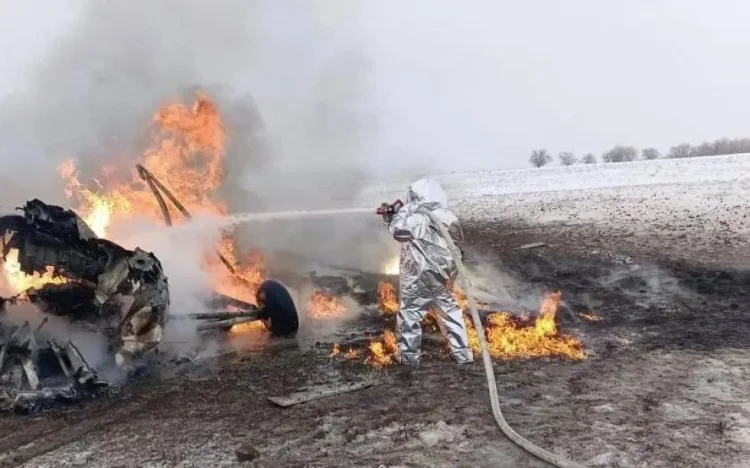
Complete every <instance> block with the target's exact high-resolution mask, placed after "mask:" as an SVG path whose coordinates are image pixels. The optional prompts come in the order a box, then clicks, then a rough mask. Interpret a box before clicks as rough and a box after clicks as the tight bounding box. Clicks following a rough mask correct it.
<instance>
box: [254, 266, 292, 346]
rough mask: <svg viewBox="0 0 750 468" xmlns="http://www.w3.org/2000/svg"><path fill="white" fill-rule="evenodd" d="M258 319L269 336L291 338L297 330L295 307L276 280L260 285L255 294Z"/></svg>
mask: <svg viewBox="0 0 750 468" xmlns="http://www.w3.org/2000/svg"><path fill="white" fill-rule="evenodd" d="M255 297H256V301H257V302H258V309H259V311H260V319H261V320H262V321H263V324H264V325H265V326H266V328H267V329H268V331H270V332H271V335H273V336H278V337H291V336H294V335H296V334H297V330H299V317H298V315H297V307H296V306H295V305H294V300H292V296H291V294H289V291H288V290H287V289H286V287H285V286H284V285H283V284H281V283H280V282H278V281H276V280H272V279H269V280H266V281H264V282H263V283H261V285H260V287H259V288H258V292H257V293H256V296H255Z"/></svg>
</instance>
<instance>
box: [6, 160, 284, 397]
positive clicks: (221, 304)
mask: <svg viewBox="0 0 750 468" xmlns="http://www.w3.org/2000/svg"><path fill="white" fill-rule="evenodd" d="M146 174H147V173H146ZM152 188H153V187H152ZM164 190H166V189H164ZM154 193H155V194H156V196H157V198H158V199H159V201H160V205H162V206H163V207H165V205H163V199H162V198H161V197H160V195H159V194H158V193H157V191H156V190H154ZM166 193H167V195H168V196H169V195H171V194H169V192H168V191H167V192H166ZM169 198H170V199H172V201H173V202H175V203H176V204H177V205H178V207H180V208H181V206H180V205H179V202H177V201H176V200H174V199H173V197H169ZM20 210H21V211H22V212H23V214H22V215H8V216H3V217H0V232H2V233H3V234H4V235H3V236H2V238H1V241H0V247H1V248H2V256H3V259H4V260H5V261H7V260H8V257H9V254H11V253H13V254H14V255H16V256H17V258H16V261H17V263H18V268H19V269H20V272H22V273H24V274H26V275H35V274H36V275H49V276H51V277H52V278H54V279H56V281H50V282H45V283H44V284H42V285H41V286H38V287H33V286H32V287H30V288H28V289H26V290H25V291H23V292H21V293H20V294H18V295H16V296H14V297H11V298H0V408H2V409H16V410H29V409H31V408H33V407H34V406H35V405H36V404H39V403H42V402H47V401H58V400H75V399H78V398H80V397H81V396H82V395H85V394H92V393H93V392H96V391H97V390H98V389H102V388H106V387H107V386H108V383H107V382H106V381H103V380H100V379H99V378H98V375H97V371H96V369H94V368H93V367H92V366H91V365H90V364H89V363H88V362H87V360H86V358H85V357H84V355H83V354H82V353H81V352H80V351H79V349H78V347H77V346H76V345H75V344H74V343H73V342H72V341H70V340H67V341H66V342H65V343H64V344H59V343H57V342H56V341H55V340H54V339H43V337H44V324H45V323H46V321H47V319H45V320H44V321H42V323H41V324H40V325H38V326H37V327H36V328H32V327H31V326H30V324H29V322H28V321H24V322H23V323H21V324H18V323H11V321H10V320H8V317H7V314H6V313H5V308H6V305H8V304H16V303H19V302H26V303H31V304H33V305H35V306H36V307H38V308H39V309H40V310H41V311H42V312H44V313H45V314H49V315H53V316H57V317H61V318H64V319H67V320H69V321H71V322H74V323H80V324H83V325H85V326H87V328H92V329H94V330H96V331H97V332H99V333H100V334H102V335H103V336H104V337H105V338H106V339H107V342H108V351H109V353H108V354H109V355H111V356H113V357H114V364H115V365H116V366H118V367H123V366H124V365H126V364H127V363H130V362H133V360H134V359H136V358H139V357H142V356H144V355H146V354H147V353H149V352H150V351H152V350H154V349H155V348H156V346H157V345H158V344H159V343H160V342H161V341H162V337H163V333H164V327H165V324H166V322H167V320H168V319H169V315H168V309H169V303H170V299H169V283H168V279H167V277H166V276H165V274H164V270H163V268H162V265H161V263H160V262H159V260H158V259H157V258H156V257H155V256H154V255H153V254H152V253H149V252H145V251H143V250H141V249H139V248H136V249H135V250H128V249H125V248H123V247H121V246H120V245H118V244H115V243H114V242H111V241H109V240H106V239H102V238H99V237H97V236H96V235H95V234H94V232H93V231H92V230H91V229H90V228H89V226H88V225H87V224H86V223H85V222H84V221H83V220H82V219H81V217H79V216H78V215H77V214H76V213H75V212H73V211H71V210H65V209H63V208H61V207H59V206H53V205H47V204H45V203H44V202H42V201H40V200H36V199H35V200H31V201H29V202H28V203H27V204H26V205H25V206H24V207H23V208H20ZM182 210H184V208H182ZM185 214H186V215H188V216H189V213H186V212H185ZM166 220H167V223H168V224H170V220H169V218H166ZM227 266H228V267H229V265H227ZM256 302H257V306H256V305H253V304H250V303H248V302H244V301H240V300H238V299H235V298H233V297H230V296H226V295H222V294H218V293H216V294H214V295H213V297H212V298H211V300H210V301H209V303H208V304H207V306H208V307H209V309H210V310H212V312H208V313H203V314H193V315H190V316H189V317H190V318H192V319H195V320H202V321H204V323H202V324H201V325H199V326H198V331H208V330H229V329H230V328H231V327H232V326H233V325H236V324H239V323H246V322H250V321H256V320H260V321H262V322H263V323H264V325H265V326H266V328H267V329H268V330H269V331H270V333H271V335H272V336H291V335H294V334H295V333H296V332H297V329H298V316H297V310H296V307H295V304H294V301H293V300H292V298H291V295H290V294H289V292H288V291H287V289H286V288H285V287H284V286H283V285H282V284H281V283H280V282H278V281H275V280H272V279H269V280H266V281H264V282H263V283H262V284H261V285H260V287H259V288H258V291H257V293H256Z"/></svg>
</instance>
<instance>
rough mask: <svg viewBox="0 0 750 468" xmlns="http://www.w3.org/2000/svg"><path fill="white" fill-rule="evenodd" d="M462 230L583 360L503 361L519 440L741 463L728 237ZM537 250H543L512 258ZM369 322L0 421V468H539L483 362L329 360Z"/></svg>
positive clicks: (748, 426) (649, 463)
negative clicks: (494, 405) (504, 423)
mask: <svg viewBox="0 0 750 468" xmlns="http://www.w3.org/2000/svg"><path fill="white" fill-rule="evenodd" d="M686 232H687V234H685V233H686ZM465 234H466V236H467V241H468V244H469V251H470V253H469V256H470V257H474V258H481V259H482V260H483V261H491V262H493V263H494V264H495V266H496V267H497V268H498V269H500V270H501V271H503V272H504V273H505V274H506V275H507V278H510V279H512V280H513V281H512V282H513V284H514V285H515V286H514V291H513V294H517V295H520V296H524V295H527V294H531V292H532V291H545V290H552V289H560V290H561V291H562V293H563V298H564V300H565V307H563V309H562V310H561V312H560V321H561V325H562V327H563V329H564V330H565V331H566V332H568V333H573V334H576V335H577V336H579V337H581V339H582V340H583V341H584V343H585V344H586V347H587V350H588V353H589V356H588V358H587V359H586V360H584V361H580V362H570V361H563V360H555V359H544V360H531V361H512V362H497V364H496V368H495V372H496V375H497V382H498V386H499V392H500V395H501V400H502V405H503V410H504V411H505V414H506V418H507V419H508V421H509V422H510V424H511V425H512V426H514V428H515V429H516V430H517V431H518V432H519V433H521V434H522V435H524V436H526V437H527V438H529V439H530V440H532V441H534V442H535V443H536V444H538V445H540V446H542V447H544V448H546V449H547V450H550V451H553V452H556V453H558V454H561V455H564V456H567V457H569V458H571V459H573V460H575V461H578V462H580V463H583V464H585V465H587V466H621V467H630V466H632V467H676V466H679V467H685V468H688V467H727V468H729V467H741V466H748V465H749V464H750V394H749V393H748V390H750V379H748V366H749V365H750V351H749V350H748V344H749V343H750V340H749V339H748V331H750V310H748V301H747V298H748V294H750V288H749V286H750V285H749V284H748V281H750V274H748V273H744V272H741V271H738V270H732V269H729V268H726V267H720V266H717V265H738V264H742V260H743V259H745V258H746V257H747V252H748V250H747V246H746V245H745V244H744V243H742V241H741V240H739V239H738V237H737V236H736V235H732V234H731V233H727V235H725V236H723V235H722V234H721V233H718V234H717V233H715V232H714V233H711V234H710V235H709V234H703V233H702V232H701V230H700V229H693V230H687V231H680V232H676V233H674V234H658V232H657V231H654V233H653V234H642V233H641V234H637V233H634V232H631V231H629V230H628V229H621V228H618V229H616V230H615V229H609V228H602V227H601V226H599V227H594V226H589V225H585V224H579V225H566V226H563V225H558V226H555V225H544V226H527V225H522V224H509V223H506V222H500V221H496V222H491V223H488V222H483V223H478V222H477V223H471V222H470V223H468V225H467V226H466V229H465ZM532 242H544V243H546V246H541V247H536V248H530V249H519V247H521V246H523V245H525V244H529V243H532ZM519 285H521V286H519ZM579 313H593V314H595V315H596V316H598V317H599V318H600V320H599V321H598V322H588V321H586V320H582V319H581V318H580V317H579V316H578V315H577V314H579ZM361 320H362V321H366V320H369V321H370V322H368V323H371V319H361ZM363 326H364V325H362V324H361V323H360V324H358V323H356V322H355V323H352V324H351V325H350V327H349V333H348V334H346V335H345V337H343V338H342V337H338V338H331V339H330V340H328V341H329V342H325V341H326V340H322V341H324V342H323V343H321V344H320V345H319V346H318V347H312V348H310V349H297V348H295V347H293V346H289V345H286V344H279V345H277V346H272V347H269V348H267V349H266V350H265V351H264V352H263V353H261V354H251V353H246V354H241V355H235V356H232V355H229V356H224V357H221V358H217V359H216V360H213V361H207V362H203V363H199V364H196V365H190V366H184V367H182V368H179V369H172V368H169V369H154V370H153V371H152V372H151V373H150V374H149V375H146V376H144V377H141V378H140V379H138V380H137V381H136V382H134V383H132V384H130V385H128V386H126V387H125V388H123V389H122V390H121V391H120V392H119V393H117V394H115V395H113V396H108V397H103V398H99V399H97V400H95V401H91V402H87V403H84V404H81V405H78V406H75V407H66V408H62V409H56V410H55V411H51V412H48V413H44V414H37V415H32V416H16V415H12V416H3V417H2V420H1V422H0V453H2V455H0V464H2V465H3V466H18V465H22V466H26V467H59V466H110V467H131V466H152V467H157V466H182V467H205V466H255V467H282V466H284V467H287V466H288V467H350V466H363V467H369V466H372V467H378V466H394V467H395V466H409V467H422V466H424V467H443V466H444V467H449V466H450V467H460V466H466V467H484V466H487V467H498V466H507V467H522V466H529V467H534V466H546V465H545V464H543V463H540V462H538V461H535V460H534V459H532V458H531V457H529V456H528V455H526V454H525V453H524V452H522V451H521V450H520V449H517V448H515V447H514V446H513V445H512V444H511V443H510V442H508V441H507V440H506V439H504V438H503V436H502V435H501V434H500V433H499V431H498V429H497V428H496V426H495V424H494V422H493V419H492V416H491V414H490V411H489V403H488V398H487V389H486V383H485V381H484V374H483V370H482V365H481V361H480V360H478V361H477V362H475V363H474V364H473V365H471V366H469V367H463V368H459V367H457V366H455V365H454V364H453V363H452V361H451V360H450V359H449V357H448V355H447V353H446V352H445V351H444V349H443V347H442V346H441V345H440V344H439V343H433V342H427V343H425V346H424V347H425V353H426V354H425V356H424V360H423V365H422V366H421V368H419V369H418V370H417V371H415V372H413V373H408V372H404V371H403V370H401V369H398V368H393V367H391V368H386V369H384V370H374V369H372V368H371V367H368V366H365V365H363V364H361V363H360V362H353V361H339V360H331V359H330V358H329V356H328V355H329V352H330V349H331V342H332V341H334V340H336V341H343V342H344V343H346V342H347V341H349V342H357V341H358V340H361V339H362V338H363V333H362V330H363ZM362 378H371V379H374V382H375V385H374V386H373V387H372V388H369V389H365V390H361V391H357V392H353V393H349V394H345V395H340V396H336V397H333V398H328V399H321V400H317V401H313V402H309V403H305V404H301V405H298V406H294V407H291V408H286V409H281V408H277V407H274V406H272V405H270V404H269V403H268V402H267V401H266V400H265V397H266V396H271V395H278V394H284V393H288V392H290V391H292V390H295V389H297V388H299V387H302V386H305V385H311V384H316V383H325V382H331V381H336V380H342V381H355V380H358V379H362ZM248 447H252V448H254V449H255V450H257V453H256V458H255V459H254V460H253V461H246V462H241V461H240V460H238V458H237V455H236V450H237V449H239V448H242V449H243V450H245V451H247V450H248Z"/></svg>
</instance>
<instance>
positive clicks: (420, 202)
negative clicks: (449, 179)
mask: <svg viewBox="0 0 750 468" xmlns="http://www.w3.org/2000/svg"><path fill="white" fill-rule="evenodd" d="M406 204H407V205H409V209H410V210H411V211H416V209H417V208H426V209H428V210H431V211H432V212H433V213H435V215H436V216H437V217H438V219H440V221H442V222H443V223H444V224H445V225H446V226H450V225H451V224H453V223H455V222H456V221H458V218H457V217H456V215H455V214H453V213H452V212H451V211H449V210H448V195H446V193H445V190H443V187H442V186H441V185H440V184H439V183H438V182H437V181H436V180H434V179H431V178H429V177H423V178H421V179H418V180H415V181H414V182H412V184H411V185H410V186H409V192H408V193H407V195H406Z"/></svg>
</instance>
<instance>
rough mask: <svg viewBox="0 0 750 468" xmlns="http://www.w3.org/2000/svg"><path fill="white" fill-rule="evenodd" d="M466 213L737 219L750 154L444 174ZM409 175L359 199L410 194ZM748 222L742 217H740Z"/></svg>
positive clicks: (747, 186) (747, 187) (542, 218)
mask: <svg viewBox="0 0 750 468" xmlns="http://www.w3.org/2000/svg"><path fill="white" fill-rule="evenodd" d="M437 179H438V180H439V181H440V182H441V183H442V184H443V186H444V188H445V189H446V191H447V192H448V195H449V197H450V199H451V201H452V202H453V203H454V208H455V209H456V211H458V212H459V214H460V215H462V216H464V217H470V218H478V219H502V218H520V219H523V220H525V221H527V222H550V221H568V222H570V221H583V220H586V221H603V222H607V223H609V222H612V221H618V220H619V221H624V219H623V218H621V216H627V214H626V213H630V212H632V213H631V215H632V216H635V215H638V216H642V217H644V219H643V220H644V221H649V220H651V221H656V220H657V219H659V218H661V219H662V220H677V219H681V218H685V217H686V216H689V215H693V216H695V215H699V216H704V215H706V216H712V217H715V218H716V219H717V220H718V219H721V220H726V221H733V222H734V221H737V219H736V217H737V216H738V215H739V216H740V218H741V217H742V215H744V212H743V210H744V202H745V201H746V200H747V198H748V197H747V196H748V195H749V194H750V155H748V154H738V155H731V156H715V157H704V158H687V159H660V160H653V161H634V162H629V163H616V164H592V165H580V164H579V165H574V166H569V167H547V168H542V169H523V170H516V171H487V172H474V173H454V174H447V175H441V176H438V177H437ZM407 186H408V181H399V182H390V183H383V184H373V185H371V186H368V187H367V188H366V189H365V190H363V191H362V194H361V198H360V200H359V204H362V205H364V206H367V204H369V205H372V204H373V203H377V202H378V201H382V200H384V199H393V198H397V197H401V198H403V197H404V196H405V191H406V187H407ZM742 226H743V228H744V226H745V225H744V223H742Z"/></svg>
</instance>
